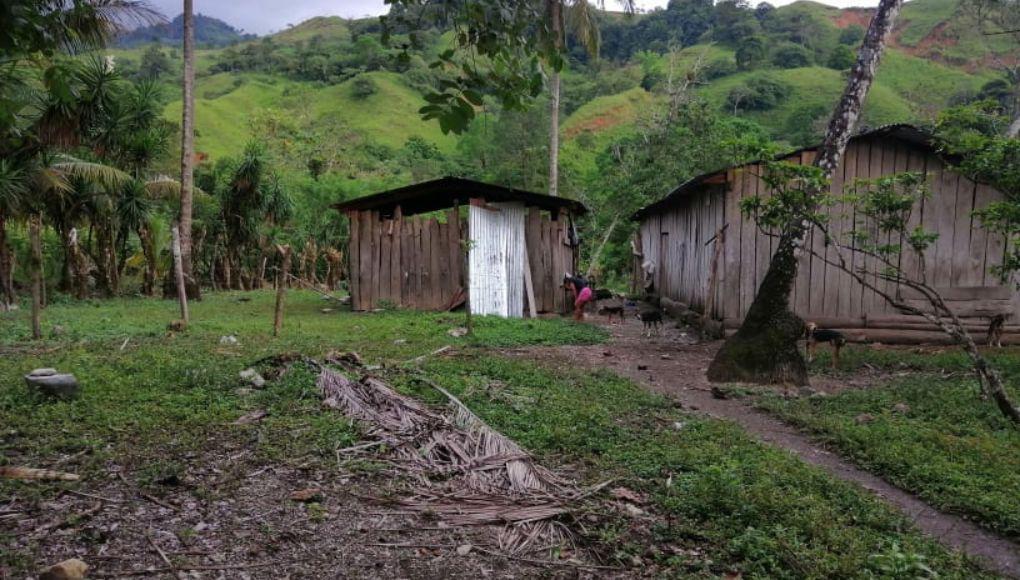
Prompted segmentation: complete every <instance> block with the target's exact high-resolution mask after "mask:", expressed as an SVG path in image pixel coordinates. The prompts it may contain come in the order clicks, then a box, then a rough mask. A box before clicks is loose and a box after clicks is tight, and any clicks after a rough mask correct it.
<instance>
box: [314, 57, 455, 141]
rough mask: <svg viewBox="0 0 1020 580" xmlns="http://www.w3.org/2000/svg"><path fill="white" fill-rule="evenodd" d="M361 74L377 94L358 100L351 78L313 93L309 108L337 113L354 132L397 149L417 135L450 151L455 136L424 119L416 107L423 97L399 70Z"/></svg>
mask: <svg viewBox="0 0 1020 580" xmlns="http://www.w3.org/2000/svg"><path fill="white" fill-rule="evenodd" d="M360 77H365V78H368V79H370V80H371V81H372V82H373V83H374V84H375V87H376V93H375V94H373V95H371V96H369V97H367V98H365V99H357V98H355V97H354V96H353V95H352V94H351V85H352V84H353V83H354V81H355V79H350V80H348V81H346V82H344V83H341V84H339V85H334V86H329V87H326V88H323V89H322V90H320V91H317V92H316V95H315V96H314V100H313V102H312V105H311V110H312V111H313V113H314V114H315V115H317V116H324V115H340V116H342V118H343V119H344V120H345V121H347V122H348V123H349V124H350V126H351V127H352V128H353V129H355V130H356V131H359V132H361V133H362V134H364V135H366V136H368V137H369V138H370V139H372V140H373V141H376V142H378V143H382V144H383V145H389V146H390V147H394V148H399V147H401V146H403V145H404V143H405V142H406V141H407V139H408V137H411V136H418V137H421V138H423V139H425V140H427V141H431V142H432V143H435V144H436V146H437V147H439V149H440V150H442V151H444V152H447V153H448V152H451V151H452V150H453V149H454V148H455V147H456V144H457V139H456V137H455V136H454V135H444V134H443V132H442V131H441V130H440V129H439V123H437V122H436V121H423V120H422V119H421V116H420V115H419V114H418V109H420V108H422V107H423V106H424V105H425V101H424V100H423V99H422V96H421V95H420V94H419V93H417V92H415V91H414V90H412V89H410V88H409V87H408V86H407V85H405V84H404V82H403V80H402V79H401V78H400V75H399V74H398V73H393V72H371V73H363V74H362V75H360Z"/></svg>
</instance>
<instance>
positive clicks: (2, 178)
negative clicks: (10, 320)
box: [0, 159, 28, 311]
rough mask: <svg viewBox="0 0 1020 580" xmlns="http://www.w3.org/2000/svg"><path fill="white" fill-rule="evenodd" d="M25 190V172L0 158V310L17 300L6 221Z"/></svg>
mask: <svg viewBox="0 0 1020 580" xmlns="http://www.w3.org/2000/svg"><path fill="white" fill-rule="evenodd" d="M27 192H28V183H27V180H26V178H25V172H24V171H23V170H22V169H21V168H20V167H17V166H16V165H15V164H14V163H12V162H11V160H8V159H0V311H2V310H7V309H9V308H10V307H11V306H12V305H13V304H14V303H15V302H16V301H17V295H16V294H15V293H14V258H13V255H12V253H11V248H10V245H9V244H8V243H7V222H8V221H10V220H12V219H14V218H16V217H17V216H18V215H19V214H20V211H21V209H22V208H23V207H24V205H23V204H24V201H25V194H26V193H27Z"/></svg>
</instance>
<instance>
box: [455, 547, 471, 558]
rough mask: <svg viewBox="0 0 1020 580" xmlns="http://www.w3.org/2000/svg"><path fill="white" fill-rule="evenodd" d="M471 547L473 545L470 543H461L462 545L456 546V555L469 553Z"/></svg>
mask: <svg viewBox="0 0 1020 580" xmlns="http://www.w3.org/2000/svg"><path fill="white" fill-rule="evenodd" d="M472 547H473V546H472V545H471V544H463V545H460V546H457V555H458V556H467V555H468V554H470V553H471V549H472Z"/></svg>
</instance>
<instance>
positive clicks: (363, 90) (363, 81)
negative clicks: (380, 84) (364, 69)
mask: <svg viewBox="0 0 1020 580" xmlns="http://www.w3.org/2000/svg"><path fill="white" fill-rule="evenodd" d="M376 90H377V89H376V86H375V81H373V80H372V79H371V78H369V77H367V76H364V75H361V76H359V77H358V78H356V79H354V81H353V82H352V83H351V95H353V96H354V98H355V99H358V100H362V99H367V98H368V97H371V96H372V95H374V94H375V92H376Z"/></svg>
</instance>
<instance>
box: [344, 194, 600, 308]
mask: <svg viewBox="0 0 1020 580" xmlns="http://www.w3.org/2000/svg"><path fill="white" fill-rule="evenodd" d="M334 207H335V208H336V209H338V210H340V211H342V212H344V213H345V214H346V215H347V217H348V218H349V219H350V238H349V243H348V252H347V255H348V262H349V263H348V272H349V278H350V293H351V304H352V308H353V309H354V310H370V309H373V308H377V307H379V306H381V305H387V304H390V305H394V306H399V307H404V308H414V309H421V310H449V309H451V308H454V307H456V306H458V305H459V304H461V303H463V302H464V301H465V298H467V297H470V301H469V303H470V305H471V311H472V312H473V313H476V314H494V315H499V316H504V317H519V316H522V315H524V313H525V312H533V313H539V312H565V311H566V310H567V308H568V306H569V305H570V302H569V298H568V297H567V296H566V294H565V292H564V290H563V288H562V279H563V275H564V273H565V272H573V271H574V268H575V267H576V265H577V256H578V244H577V239H578V238H577V232H576V230H575V228H574V218H575V217H577V216H580V215H582V214H584V213H585V211H586V209H585V207H584V206H583V205H582V204H581V203H579V202H577V201H573V200H570V199H565V198H561V197H552V196H549V195H543V194H539V193H531V192H528V191H522V190H518V189H512V188H507V187H501V186H498V185H492V184H488V183H481V182H478V181H472V180H468V179H461V178H455V177H444V178H442V179H437V180H433V181H428V182H425V183H418V184H414V185H409V186H407V187H401V188H398V189H393V190H390V191H384V192H382V193H377V194H375V195H370V196H367V197H362V198H358V199H354V200H351V201H346V202H343V203H339V204H336V205H335V206H334ZM465 252H466V256H465ZM532 298H533V300H532Z"/></svg>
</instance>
